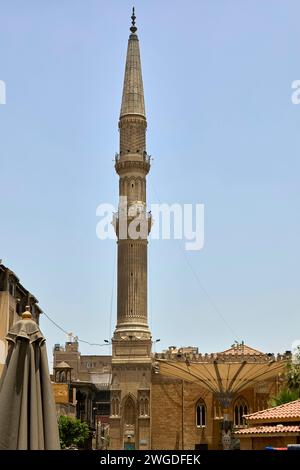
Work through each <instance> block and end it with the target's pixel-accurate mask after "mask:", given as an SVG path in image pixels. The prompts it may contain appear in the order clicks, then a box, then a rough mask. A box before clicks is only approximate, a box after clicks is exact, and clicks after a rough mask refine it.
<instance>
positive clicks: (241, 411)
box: [234, 397, 249, 426]
mask: <svg viewBox="0 0 300 470" xmlns="http://www.w3.org/2000/svg"><path fill="white" fill-rule="evenodd" d="M248 411H249V406H248V403H247V402H246V400H245V399H244V398H242V397H240V398H238V399H237V400H236V402H235V404H234V425H235V426H244V425H245V419H244V415H246V414H248Z"/></svg>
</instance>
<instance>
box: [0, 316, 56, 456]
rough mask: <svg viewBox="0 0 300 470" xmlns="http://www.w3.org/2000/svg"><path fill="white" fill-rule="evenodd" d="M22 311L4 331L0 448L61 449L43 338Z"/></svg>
mask: <svg viewBox="0 0 300 470" xmlns="http://www.w3.org/2000/svg"><path fill="white" fill-rule="evenodd" d="M30 317H31V315H30V313H29V312H25V313H24V314H23V319H22V320H20V321H18V322H17V323H16V324H15V325H14V326H13V327H12V328H11V330H10V331H9V333H8V334H7V337H6V339H7V341H8V342H9V343H10V348H9V354H8V359H7V362H6V366H5V369H4V371H3V374H2V377H1V382H0V449H1V450H4V449H8V450H16V449H20V450H21V449H22V450H27V449H31V450H38V449H41V450H43V449H53V450H54V449H60V444H59V434H58V425H57V418H56V411H55V403H54V399H53V395H52V387H51V382H50V376H49V369H48V361H47V352H46V345H45V338H44V337H43V335H42V333H41V331H40V329H39V327H38V325H37V324H36V323H35V322H34V321H33V320H32V319H31V318H30Z"/></svg>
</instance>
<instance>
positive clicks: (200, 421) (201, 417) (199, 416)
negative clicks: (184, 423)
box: [196, 399, 206, 428]
mask: <svg viewBox="0 0 300 470" xmlns="http://www.w3.org/2000/svg"><path fill="white" fill-rule="evenodd" d="M196 426H197V428H202V427H204V426H206V405H205V402H204V400H202V399H200V400H199V401H198V402H197V405H196Z"/></svg>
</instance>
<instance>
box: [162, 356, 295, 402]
mask: <svg viewBox="0 0 300 470" xmlns="http://www.w3.org/2000/svg"><path fill="white" fill-rule="evenodd" d="M156 360H157V363H158V366H159V373H160V374H162V375H166V376H170V377H174V378H178V379H182V380H186V381H187V382H195V383H199V385H202V386H203V387H205V388H207V389H208V390H210V391H211V392H213V393H219V394H220V393H221V394H235V393H239V392H241V391H242V390H244V389H245V388H248V387H251V386H253V385H254V384H255V383H257V382H261V381H263V380H267V379H270V378H272V377H274V376H276V375H278V374H280V373H282V372H283V371H284V368H285V366H286V364H287V362H286V361H285V360H277V361H276V360H263V361H257V362H253V361H251V362H247V361H234V360H232V361H226V362H224V361H222V360H214V361H207V362H192V361H189V360H186V361H184V360H182V361H181V360H180V361H176V360H165V359H156Z"/></svg>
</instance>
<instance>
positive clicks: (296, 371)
mask: <svg viewBox="0 0 300 470" xmlns="http://www.w3.org/2000/svg"><path fill="white" fill-rule="evenodd" d="M284 381H285V386H284V387H283V388H282V389H281V390H280V392H279V393H278V395H277V396H276V397H272V398H271V400H270V406H278V405H283V404H284V403H289V402H291V401H295V400H298V398H300V365H299V363H298V361H297V362H296V363H292V362H290V363H288V365H287V368H286V373H285V378H284Z"/></svg>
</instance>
